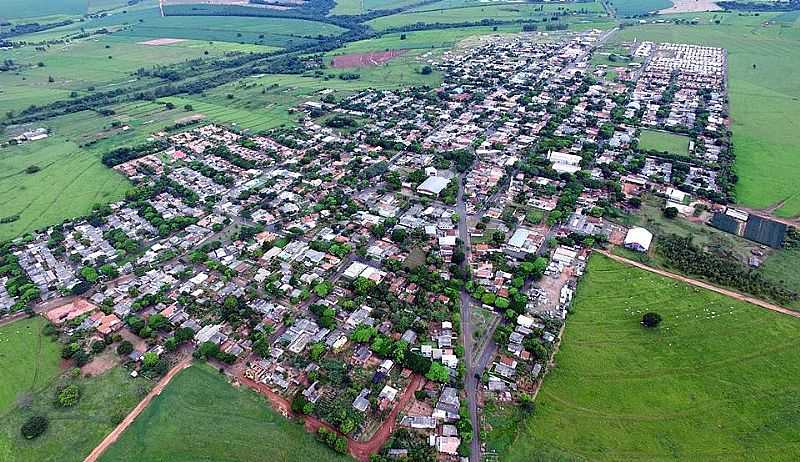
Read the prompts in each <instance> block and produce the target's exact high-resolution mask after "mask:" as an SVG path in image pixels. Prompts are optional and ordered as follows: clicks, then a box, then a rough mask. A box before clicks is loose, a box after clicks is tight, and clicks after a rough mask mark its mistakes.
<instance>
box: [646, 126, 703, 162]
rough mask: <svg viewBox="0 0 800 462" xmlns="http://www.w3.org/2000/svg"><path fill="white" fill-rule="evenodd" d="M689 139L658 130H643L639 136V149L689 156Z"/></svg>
mask: <svg viewBox="0 0 800 462" xmlns="http://www.w3.org/2000/svg"><path fill="white" fill-rule="evenodd" d="M689 141H691V140H690V139H689V137H686V136H683V135H676V134H674V133H668V132H662V131H657V130H642V134H641V135H640V136H639V148H641V149H647V150H650V149H654V150H656V151H659V152H663V151H667V152H670V153H672V154H679V155H682V156H688V155H689Z"/></svg>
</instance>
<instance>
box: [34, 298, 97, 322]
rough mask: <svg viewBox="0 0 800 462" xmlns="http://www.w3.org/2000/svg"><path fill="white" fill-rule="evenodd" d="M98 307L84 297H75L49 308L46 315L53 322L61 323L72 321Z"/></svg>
mask: <svg viewBox="0 0 800 462" xmlns="http://www.w3.org/2000/svg"><path fill="white" fill-rule="evenodd" d="M96 309H97V305H95V304H94V303H91V302H90V301H89V300H86V299H84V298H75V299H73V300H69V301H67V303H65V304H63V305H60V306H58V307H56V308H53V309H51V310H49V311H48V312H47V313H46V314H45V317H47V319H48V320H49V321H50V322H52V323H53V324H61V323H63V322H66V321H71V320H73V319H75V318H77V317H78V316H81V315H84V314H86V313H91V312H92V311H94V310H96Z"/></svg>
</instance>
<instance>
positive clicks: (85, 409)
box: [0, 367, 151, 462]
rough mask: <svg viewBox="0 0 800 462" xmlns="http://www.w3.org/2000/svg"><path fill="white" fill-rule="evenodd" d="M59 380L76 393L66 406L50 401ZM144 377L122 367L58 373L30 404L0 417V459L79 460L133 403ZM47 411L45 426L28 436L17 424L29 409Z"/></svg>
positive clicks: (144, 383)
mask: <svg viewBox="0 0 800 462" xmlns="http://www.w3.org/2000/svg"><path fill="white" fill-rule="evenodd" d="M58 383H74V384H77V385H78V387H79V388H80V389H81V399H80V401H79V402H78V404H77V405H75V406H73V407H70V408H60V407H56V406H55V405H54V404H53V401H54V400H53V397H54V395H55V392H56V391H55V390H56V386H57V384H58ZM150 387H151V383H150V382H149V381H148V380H147V379H144V378H141V377H139V378H137V379H132V378H131V377H130V376H129V375H128V371H127V370H126V369H124V368H122V367H115V368H114V369H112V370H110V371H108V372H106V373H104V374H103V375H99V376H96V377H89V378H74V379H73V378H68V377H66V376H62V377H60V378H59V379H58V380H57V381H56V382H55V383H53V384H52V385H50V386H49V387H47V388H46V389H44V390H42V391H41V392H39V393H35V394H34V395H33V398H32V400H31V403H30V405H29V406H27V407H26V408H24V409H18V408H15V409H12V410H10V411H8V412H6V413H5V414H4V415H3V416H2V419H0V460H2V461H3V462H30V461H34V460H35V461H37V462H80V461H82V460H83V459H84V457H86V456H87V455H88V454H89V453H90V452H91V451H92V449H94V447H95V446H96V445H97V444H98V443H99V442H100V441H101V440H102V439H103V438H104V437H105V436H106V435H107V434H108V433H109V432H110V431H111V430H112V429H113V428H114V427H115V426H116V424H117V423H118V422H119V421H120V420H122V418H123V417H124V416H125V415H127V413H128V412H129V411H130V410H131V409H133V407H134V406H136V403H138V402H139V400H140V399H141V398H142V396H144V395H145V394H146V393H147V391H148V390H149V389H150ZM35 414H39V415H46V416H47V418H48V419H49V420H50V425H49V427H48V429H47V431H46V432H45V433H44V434H43V435H42V436H40V437H39V438H36V439H35V440H31V441H28V440H26V439H24V438H23V437H22V436H21V435H20V431H19V429H20V426H21V425H22V423H23V422H24V421H25V419H26V418H27V417H29V416H31V415H35Z"/></svg>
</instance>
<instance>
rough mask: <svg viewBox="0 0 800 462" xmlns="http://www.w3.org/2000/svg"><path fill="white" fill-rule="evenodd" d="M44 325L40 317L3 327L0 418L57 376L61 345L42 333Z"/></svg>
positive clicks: (0, 340) (0, 345)
mask: <svg viewBox="0 0 800 462" xmlns="http://www.w3.org/2000/svg"><path fill="white" fill-rule="evenodd" d="M44 325H45V320H44V319H43V318H41V317H38V316H37V317H35V318H30V319H23V320H20V321H15V322H13V323H11V324H7V325H5V326H2V327H0V372H1V373H2V377H3V379H2V381H0V415H2V414H3V413H5V412H6V411H7V410H8V409H10V408H11V407H12V406H13V405H14V403H15V401H16V399H17V396H19V395H20V394H21V393H25V392H32V391H36V390H38V389H40V388H42V387H43V386H45V385H46V384H47V383H48V382H49V381H50V379H52V378H53V377H54V376H55V375H56V374H58V371H59V362H60V361H61V356H60V352H61V349H60V345H59V344H58V343H57V342H55V341H54V340H53V339H52V338H51V337H47V336H45V335H44V334H42V328H43V327H44ZM0 454H1V453H0Z"/></svg>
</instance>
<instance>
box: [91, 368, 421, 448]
mask: <svg viewBox="0 0 800 462" xmlns="http://www.w3.org/2000/svg"><path fill="white" fill-rule="evenodd" d="M236 378H237V380H239V381H240V382H241V383H243V384H245V385H247V386H248V387H250V388H252V389H254V390H256V391H258V392H259V393H261V394H262V395H264V396H265V397H266V398H267V399H269V401H270V403H271V404H272V406H273V407H275V408H276V410H278V411H279V412H280V413H281V414H283V415H284V416H287V417H290V416H293V413H292V405H291V403H289V400H287V399H286V398H284V397H283V396H281V395H279V394H277V393H275V392H274V391H272V390H271V389H270V388H269V387H268V386H267V385H265V384H263V383H260V382H256V381H254V380H251V379H248V378H247V377H244V376H239V377H236ZM421 383H422V376H420V375H414V378H413V379H411V383H410V384H409V385H408V386H407V387H406V390H405V391H404V392H403V394H402V395H401V396H400V399H399V400H398V401H397V404H395V406H394V408H393V409H392V411H391V412H390V413H389V415H388V416H387V417H386V419H385V420H384V421H383V424H382V425H381V426H380V428H378V431H376V432H375V434H374V435H372V438H370V439H369V440H368V441H355V440H353V439H351V438H348V439H347V448H348V450H349V451H350V455H352V456H353V457H354V458H355V459H356V460H358V461H359V462H369V456H370V455H372V454H376V453H377V452H378V451H380V450H381V448H382V447H383V445H384V444H386V441H388V440H389V437H390V436H391V435H392V432H393V431H394V429H395V426H396V425H397V415H398V414H400V411H401V410H403V409H404V408H405V407H406V405H407V404H408V402H409V401H410V400H411V398H413V397H414V392H415V391H417V389H419V386H420V384H421ZM305 427H306V430H308V431H309V432H312V433H315V432H316V431H317V430H318V429H319V428H321V427H325V428H327V429H328V430H330V431H333V432H336V433H339V432H338V430H336V429H335V428H333V427H332V426H331V425H329V424H328V423H326V422H323V421H321V420H319V419H317V418H316V417H312V416H305ZM84 462H90V461H89V459H87V460H85V461H84Z"/></svg>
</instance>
